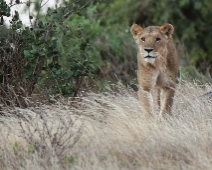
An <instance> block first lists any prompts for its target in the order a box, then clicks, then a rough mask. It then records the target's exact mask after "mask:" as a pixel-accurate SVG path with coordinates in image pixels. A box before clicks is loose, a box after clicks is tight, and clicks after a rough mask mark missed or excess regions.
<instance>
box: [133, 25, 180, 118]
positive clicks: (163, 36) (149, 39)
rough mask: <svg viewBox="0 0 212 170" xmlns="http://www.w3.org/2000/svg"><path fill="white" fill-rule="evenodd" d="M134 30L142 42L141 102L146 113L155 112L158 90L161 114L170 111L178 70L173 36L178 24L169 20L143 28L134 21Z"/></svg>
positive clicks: (139, 46) (138, 73)
mask: <svg viewBox="0 0 212 170" xmlns="http://www.w3.org/2000/svg"><path fill="white" fill-rule="evenodd" d="M130 31H131V33H132V35H133V38H134V40H135V42H136V44H137V46H138V55H137V61H138V71H137V77H138V84H139V91H138V96H139V100H140V103H141V105H142V106H143V109H144V111H145V113H148V115H149V114H150V115H152V113H153V111H154V109H155V107H154V106H155V104H154V100H153V99H154V95H153V94H155V93H156V94H157V103H158V105H159V109H160V116H162V117H163V116H164V114H165V113H167V114H170V113H171V107H172V105H173V98H174V94H175V86H176V82H175V81H176V77H177V72H178V56H177V51H176V48H175V45H174V42H173V38H172V34H173V32H174V27H173V26H172V25H171V24H165V25H163V26H161V27H159V26H149V27H147V28H141V27H140V26H139V25H137V24H133V25H132V27H131V28H130ZM154 91H155V92H154ZM161 92H162V96H163V99H161V100H162V102H161V101H160V95H161Z"/></svg>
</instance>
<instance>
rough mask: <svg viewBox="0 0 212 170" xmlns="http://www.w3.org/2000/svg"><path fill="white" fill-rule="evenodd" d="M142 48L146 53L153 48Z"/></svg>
mask: <svg viewBox="0 0 212 170" xmlns="http://www.w3.org/2000/svg"><path fill="white" fill-rule="evenodd" d="M144 50H145V51H146V52H148V53H150V52H151V51H153V48H144Z"/></svg>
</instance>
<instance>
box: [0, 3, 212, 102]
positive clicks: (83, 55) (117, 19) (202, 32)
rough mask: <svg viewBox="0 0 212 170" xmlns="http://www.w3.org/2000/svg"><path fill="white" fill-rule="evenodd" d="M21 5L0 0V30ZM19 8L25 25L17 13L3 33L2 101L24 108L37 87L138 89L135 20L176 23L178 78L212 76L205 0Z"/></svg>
mask: <svg viewBox="0 0 212 170" xmlns="http://www.w3.org/2000/svg"><path fill="white" fill-rule="evenodd" d="M18 4H23V2H21V1H19V0H17V1H11V2H10V4H6V2H5V1H4V0H1V5H0V8H1V12H0V15H1V25H4V19H5V17H8V16H11V12H10V11H11V9H10V8H11V7H12V6H15V5H18ZM24 4H25V10H26V11H28V15H29V20H30V23H31V24H30V26H25V25H23V24H22V21H21V20H20V18H19V12H20V11H16V12H15V13H14V15H13V16H12V20H11V21H10V25H9V29H8V30H7V29H5V28H4V27H2V28H1V30H2V35H1V37H2V38H1V44H0V45H1V66H0V71H1V86H2V87H1V94H2V95H1V96H2V102H4V103H6V104H8V103H10V102H11V101H13V102H14V103H13V104H15V105H19V106H27V105H28V104H27V102H26V97H29V96H31V94H32V93H33V91H34V90H37V92H38V91H42V92H44V94H61V95H64V96H70V97H71V96H78V95H79V94H80V93H81V92H82V90H88V89H93V90H101V89H104V88H105V85H107V84H108V82H109V81H112V82H117V81H121V82H122V83H124V84H128V85H131V86H132V87H135V86H136V80H135V77H136V76H135V75H136V74H135V73H136V45H135V43H134V41H133V39H132V37H131V35H130V33H129V28H130V26H131V25H132V24H133V23H137V24H140V25H141V26H143V27H145V26H148V25H162V24H164V23H167V22H169V23H171V24H173V25H174V27H175V34H174V38H175V42H176V46H177V48H178V51H179V57H180V59H181V67H182V68H181V75H184V74H186V73H188V74H190V75H192V76H193V77H195V78H198V79H201V80H203V77H204V76H203V75H205V73H206V72H207V75H208V77H209V75H210V74H209V73H210V66H211V63H212V59H211V57H210V56H211V54H212V50H211V48H210V44H211V43H212V42H211V41H212V40H211V38H210V37H211V31H210V29H211V22H212V20H210V16H211V7H212V2H209V1H207V0H203V1H201V2H200V1H191V0H180V1H171V0H166V1H163V0H159V1H150V0H142V1H136V0H131V1H128V0H126V1H122V0H114V1H109V0H108V1H107V0H106V1H100V0H99V1H94V0H90V1H86V0H81V1H76V2H73V1H62V2H61V4H60V5H57V6H56V7H55V8H52V9H51V8H48V10H47V11H44V10H43V7H44V6H45V1H42V0H41V1H39V0H37V1H33V2H31V1H27V3H24ZM208 80H209V81H210V79H208ZM8 96H10V98H9V99H7V100H5V98H8Z"/></svg>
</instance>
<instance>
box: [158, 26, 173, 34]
mask: <svg viewBox="0 0 212 170" xmlns="http://www.w3.org/2000/svg"><path fill="white" fill-rule="evenodd" d="M160 31H161V32H162V33H163V34H165V35H167V36H169V35H170V34H173V32H174V27H173V26H172V25H171V24H164V25H163V26H161V27H160Z"/></svg>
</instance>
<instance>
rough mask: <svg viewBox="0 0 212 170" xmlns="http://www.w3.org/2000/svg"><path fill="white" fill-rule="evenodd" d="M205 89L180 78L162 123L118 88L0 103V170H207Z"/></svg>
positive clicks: (210, 154)
mask: <svg viewBox="0 0 212 170" xmlns="http://www.w3.org/2000/svg"><path fill="white" fill-rule="evenodd" d="M210 90H211V85H209V84H205V85H204V86H200V85H198V84H196V83H195V82H194V83H189V82H183V83H180V84H179V85H178V89H177V91H176V96H175V104H174V107H173V116H171V117H167V120H161V119H159V118H158V113H155V118H153V119H148V120H147V119H145V117H144V115H143V114H142V108H141V107H140V106H139V104H138V99H137V95H136V93H135V92H133V91H131V90H129V89H126V88H124V87H122V86H121V85H120V86H116V92H113V90H110V92H107V93H100V94H95V93H89V94H88V96H87V97H83V98H80V99H78V100H75V101H72V100H64V101H62V100H61V101H60V102H58V103H57V104H54V105H51V106H48V105H41V106H39V107H33V108H28V109H18V108H14V109H13V110H11V109H9V108H3V109H2V113H4V114H5V115H8V116H6V117H5V116H4V117H2V118H1V124H0V125H1V128H0V133H1V138H0V169H86V170H89V169H97V170H101V169H104V170H107V169H108V170H111V169H112V170H118V169H123V170H124V169H126V170H128V169H130V170H137V169H139V170H140V169H144V170H152V169H154V170H160V169H161V170H164V169H165V170H168V169H171V170H175V169H176V170H179V169H185V170H188V169H189V170H195V169H198V170H199V169H201V170H203V169H204V170H209V169H211V168H212V103H211V101H210V99H205V98H202V97H200V95H201V94H204V93H206V92H208V91H210ZM14 113H15V114H14ZM14 115H16V116H14Z"/></svg>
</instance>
